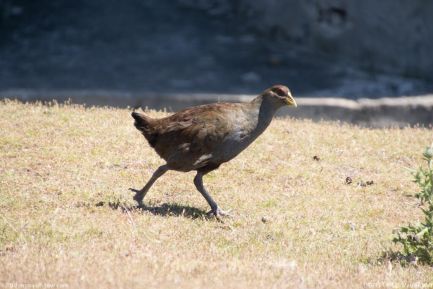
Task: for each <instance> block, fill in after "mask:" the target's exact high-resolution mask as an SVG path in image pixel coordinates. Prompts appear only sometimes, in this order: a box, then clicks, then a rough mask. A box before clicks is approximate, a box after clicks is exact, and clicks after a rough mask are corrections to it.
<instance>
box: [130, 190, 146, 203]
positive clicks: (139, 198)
mask: <svg viewBox="0 0 433 289" xmlns="http://www.w3.org/2000/svg"><path fill="white" fill-rule="evenodd" d="M129 190H130V191H132V192H134V193H135V195H134V197H133V199H134V201H136V202H137V203H138V206H139V207H141V206H143V194H142V193H141V191H140V190H136V189H133V188H129Z"/></svg>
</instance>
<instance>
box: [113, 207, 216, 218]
mask: <svg viewBox="0 0 433 289" xmlns="http://www.w3.org/2000/svg"><path fill="white" fill-rule="evenodd" d="M108 207H110V208H111V209H113V210H119V209H120V210H122V211H123V212H125V213H126V212H130V211H141V212H149V213H152V214H153V215H156V216H177V217H185V218H190V219H197V218H208V214H207V213H206V212H205V211H203V210H201V209H197V208H194V207H191V206H184V205H180V204H176V203H163V204H160V205H144V204H143V205H125V204H120V203H108Z"/></svg>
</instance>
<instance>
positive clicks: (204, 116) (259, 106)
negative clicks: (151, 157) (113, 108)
mask: <svg viewBox="0 0 433 289" xmlns="http://www.w3.org/2000/svg"><path fill="white" fill-rule="evenodd" d="M286 105H288V106H296V101H295V99H294V98H293V97H292V95H291V93H290V90H289V89H288V88H287V87H286V86H283V85H275V86H272V87H271V88H269V89H267V90H265V91H264V92H263V93H262V94H260V95H259V96H257V97H256V98H254V99H253V100H252V101H251V102H246V103H213V104H207V105H200V106H195V107H191V108H187V109H184V110H181V111H179V112H177V113H175V114H173V115H171V116H168V117H164V118H161V119H153V118H150V117H148V116H146V115H144V114H142V113H138V112H132V117H133V118H134V119H135V123H134V125H135V127H136V128H137V129H138V130H139V131H141V132H142V134H143V135H144V137H145V138H146V139H147V141H148V142H149V144H150V146H151V147H153V148H154V149H155V151H156V152H157V153H158V155H159V156H160V157H161V158H163V159H164V160H165V161H166V164H165V165H162V166H160V167H159V168H158V169H157V170H156V171H155V172H154V173H153V175H152V177H151V178H150V180H149V181H148V182H147V184H146V185H145V186H144V187H143V189H141V190H133V191H135V192H136V195H135V196H134V200H136V201H137V202H138V203H139V205H142V202H143V198H144V196H145V195H146V193H147V192H148V191H149V189H150V188H151V186H152V185H153V183H154V182H155V181H156V180H157V179H158V178H159V177H161V176H162V175H163V174H164V173H165V172H167V171H168V170H175V171H181V172H188V171H192V170H195V171H197V175H196V176H195V178H194V184H195V187H196V188H197V190H198V191H199V192H200V193H201V194H202V195H203V197H204V198H205V199H206V201H207V202H208V204H209V206H210V207H211V211H210V212H209V213H212V214H214V215H215V216H216V217H217V218H218V217H220V216H225V215H227V213H225V212H224V211H222V210H221V209H220V208H219V207H218V205H217V203H216V202H215V201H214V200H213V199H212V197H211V196H210V194H209V193H208V191H207V190H206V189H205V187H204V186H203V176H204V175H205V174H207V173H209V172H211V171H213V170H215V169H217V168H218V167H219V166H220V165H221V164H222V163H225V162H228V161H229V160H231V159H233V158H234V157H236V156H237V155H238V154H239V153H240V152H242V151H243V150H244V149H245V148H247V147H248V146H249V145H250V144H251V143H252V142H253V141H254V140H255V139H256V138H257V137H258V136H259V135H260V134H262V133H263V131H264V130H265V129H266V128H267V127H268V126H269V124H270V123H271V120H272V118H273V116H274V114H275V112H276V111H277V110H278V109H279V108H280V107H282V106H286Z"/></svg>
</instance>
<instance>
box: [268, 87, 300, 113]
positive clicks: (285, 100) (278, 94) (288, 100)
mask: <svg viewBox="0 0 433 289" xmlns="http://www.w3.org/2000/svg"><path fill="white" fill-rule="evenodd" d="M261 95H262V97H263V98H266V99H267V100H268V101H270V102H271V103H272V104H273V106H274V107H276V108H278V107H282V106H285V105H288V106H295V107H296V106H297V104H296V101H295V99H294V98H293V96H292V93H291V92H290V90H289V88H288V87H287V86H284V85H274V86H272V87H270V88H268V89H266V90H265V91H264V92H263V93H262V94H261Z"/></svg>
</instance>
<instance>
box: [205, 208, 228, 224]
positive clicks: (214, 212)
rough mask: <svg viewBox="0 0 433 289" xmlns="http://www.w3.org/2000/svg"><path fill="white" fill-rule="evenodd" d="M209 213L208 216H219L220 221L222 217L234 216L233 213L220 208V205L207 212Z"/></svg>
mask: <svg viewBox="0 0 433 289" xmlns="http://www.w3.org/2000/svg"><path fill="white" fill-rule="evenodd" d="M207 215H208V216H214V217H215V218H217V219H218V220H220V221H221V219H222V218H224V217H229V218H232V217H233V215H231V214H230V213H229V212H226V211H223V210H221V209H220V208H218V207H217V208H215V209H212V210H210V211H209V212H208V213H207Z"/></svg>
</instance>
